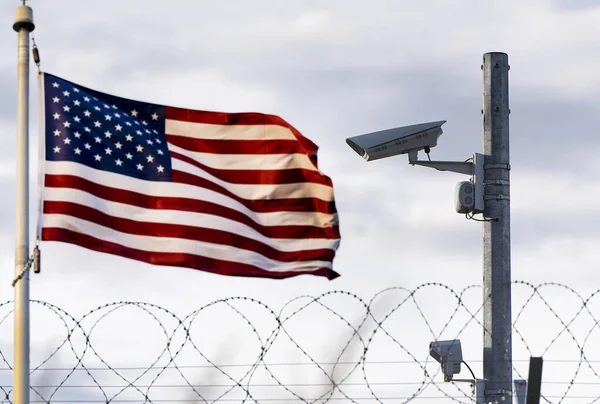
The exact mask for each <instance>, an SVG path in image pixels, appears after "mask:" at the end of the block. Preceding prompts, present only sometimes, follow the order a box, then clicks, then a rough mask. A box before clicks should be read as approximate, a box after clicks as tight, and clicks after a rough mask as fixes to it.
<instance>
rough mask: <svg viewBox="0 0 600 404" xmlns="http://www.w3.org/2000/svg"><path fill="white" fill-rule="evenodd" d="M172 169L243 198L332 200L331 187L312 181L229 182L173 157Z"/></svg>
mask: <svg viewBox="0 0 600 404" xmlns="http://www.w3.org/2000/svg"><path fill="white" fill-rule="evenodd" d="M172 168H173V169H174V170H179V171H184V172H186V173H189V174H193V175H195V176H197V177H201V178H205V179H207V180H209V181H210V182H213V183H215V184H218V185H220V186H222V187H223V188H225V189H227V190H229V191H230V192H231V193H233V194H235V195H239V196H240V197H242V198H244V199H253V200H265V199H266V200H271V199H287V198H292V199H293V198H317V199H321V200H323V201H331V200H333V188H332V187H330V186H327V185H322V184H315V183H312V182H300V183H295V184H231V183H229V182H225V181H223V180H220V179H218V178H217V177H215V176H213V175H212V174H209V173H207V172H206V171H204V170H202V169H200V168H198V167H196V166H193V165H191V164H189V163H186V162H184V161H181V160H177V159H175V158H173V159H172Z"/></svg>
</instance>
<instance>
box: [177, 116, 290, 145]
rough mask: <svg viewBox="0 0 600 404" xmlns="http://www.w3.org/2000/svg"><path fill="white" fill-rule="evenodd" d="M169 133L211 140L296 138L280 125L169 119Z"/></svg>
mask: <svg viewBox="0 0 600 404" xmlns="http://www.w3.org/2000/svg"><path fill="white" fill-rule="evenodd" d="M165 131H166V132H167V134H168V135H179V136H187V137H192V138H195V139H210V140H218V139H223V140H274V139H280V140H296V136H294V134H293V133H292V131H291V130H290V129H288V128H286V127H284V126H280V125H215V124H210V123H197V122H187V121H176V120H173V119H167V120H166V122H165Z"/></svg>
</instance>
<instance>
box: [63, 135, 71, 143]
mask: <svg viewBox="0 0 600 404" xmlns="http://www.w3.org/2000/svg"><path fill="white" fill-rule="evenodd" d="M63 142H65V144H71V139H69V138H68V137H66V138H64V139H63Z"/></svg>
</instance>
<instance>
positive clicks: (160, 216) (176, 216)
mask: <svg viewBox="0 0 600 404" xmlns="http://www.w3.org/2000/svg"><path fill="white" fill-rule="evenodd" d="M45 200H46V201H55V202H63V201H64V202H73V203H78V204H80V205H85V206H89V207H91V208H93V209H96V210H99V211H100V212H103V213H106V214H107V215H110V216H113V217H117V218H123V219H130V220H134V221H137V222H145V223H168V224H174V225H185V226H195V227H201V228H208V229H215V230H223V231H227V232H230V233H234V234H238V235H240V236H243V237H247V238H251V239H254V240H257V241H259V242H261V243H263V244H265V245H268V246H270V247H272V248H275V249H277V250H279V251H303V250H315V249H322V248H329V249H335V248H336V247H337V245H338V244H339V240H327V239H307V238H303V239H271V238H268V237H266V236H263V235H262V234H260V233H259V232H257V231H256V230H254V229H253V228H251V227H249V226H246V225H245V224H242V223H239V222H236V221H233V220H229V219H226V218H223V217H220V216H214V215H209V214H205V213H198V212H185V211H179V210H167V209H145V208H140V207H137V206H132V205H127V204H123V203H118V202H112V201H107V200H104V199H101V198H98V197H96V196H94V195H92V194H89V193H87V192H85V191H81V190H78V189H72V188H66V189H65V188H46V194H45ZM199 231H201V229H199Z"/></svg>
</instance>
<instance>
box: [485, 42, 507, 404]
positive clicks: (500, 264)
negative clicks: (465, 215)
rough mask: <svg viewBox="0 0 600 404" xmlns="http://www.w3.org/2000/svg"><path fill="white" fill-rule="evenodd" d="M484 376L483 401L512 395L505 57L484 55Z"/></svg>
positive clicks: (496, 399) (489, 401)
mask: <svg viewBox="0 0 600 404" xmlns="http://www.w3.org/2000/svg"><path fill="white" fill-rule="evenodd" d="M482 68H483V153H484V154H485V155H486V157H485V165H484V172H485V174H484V177H485V178H484V184H485V193H484V195H485V196H484V198H485V211H484V216H485V218H487V219H489V221H486V222H484V224H483V293H484V302H485V303H484V307H483V325H484V333H483V378H484V379H485V380H486V386H485V402H486V403H500V402H507V401H508V400H510V395H511V394H512V334H511V331H512V324H511V323H512V320H511V276H510V153H509V130H508V115H509V113H510V110H509V107H508V70H509V66H508V56H507V55H506V54H505V53H486V54H485V55H483V66H482Z"/></svg>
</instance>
